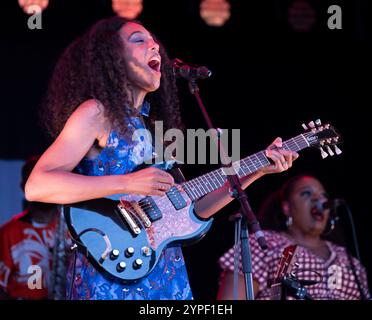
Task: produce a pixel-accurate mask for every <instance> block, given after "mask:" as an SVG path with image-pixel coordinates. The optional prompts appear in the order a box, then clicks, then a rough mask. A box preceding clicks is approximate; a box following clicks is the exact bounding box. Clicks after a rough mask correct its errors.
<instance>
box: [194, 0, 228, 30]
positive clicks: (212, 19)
mask: <svg viewBox="0 0 372 320" xmlns="http://www.w3.org/2000/svg"><path fill="white" fill-rule="evenodd" d="M230 15H231V13H230V3H229V2H228V1H227V0H203V1H202V2H201V4H200V16H201V17H202V19H203V20H204V21H205V23H206V24H208V25H209V26H213V27H220V26H223V25H224V24H225V22H226V21H227V20H228V19H229V18H230Z"/></svg>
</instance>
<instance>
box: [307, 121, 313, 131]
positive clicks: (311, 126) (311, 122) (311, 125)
mask: <svg viewBox="0 0 372 320" xmlns="http://www.w3.org/2000/svg"><path fill="white" fill-rule="evenodd" d="M307 125H308V126H309V127H310V128H311V129H314V128H315V123H314V121H310V122H309V123H308V124H307Z"/></svg>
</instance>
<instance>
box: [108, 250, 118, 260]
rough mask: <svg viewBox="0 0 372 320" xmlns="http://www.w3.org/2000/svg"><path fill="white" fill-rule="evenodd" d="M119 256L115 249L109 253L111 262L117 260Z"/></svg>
mask: <svg viewBox="0 0 372 320" xmlns="http://www.w3.org/2000/svg"><path fill="white" fill-rule="evenodd" d="M119 254H120V252H119V250H117V249H114V250H112V251H111V253H110V259H111V260H115V259H117V258H118V257H119Z"/></svg>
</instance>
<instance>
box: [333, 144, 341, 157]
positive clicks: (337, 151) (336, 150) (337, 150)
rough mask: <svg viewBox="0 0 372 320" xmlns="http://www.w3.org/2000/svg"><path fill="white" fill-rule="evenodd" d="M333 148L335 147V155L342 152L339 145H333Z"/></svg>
mask: <svg viewBox="0 0 372 320" xmlns="http://www.w3.org/2000/svg"><path fill="white" fill-rule="evenodd" d="M334 149H335V152H336V154H337V155H339V154H341V153H342V150H341V149H340V148H339V147H337V146H336V145H335V146H334Z"/></svg>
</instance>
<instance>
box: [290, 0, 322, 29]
mask: <svg viewBox="0 0 372 320" xmlns="http://www.w3.org/2000/svg"><path fill="white" fill-rule="evenodd" d="M288 23H289V24H290V26H291V27H292V28H293V29H294V30H295V31H298V32H306V31H310V30H311V29H312V28H313V27H314V25H315V23H316V13H315V11H314V9H313V8H312V6H311V5H310V3H309V2H308V1H306V0H295V1H294V2H293V3H292V5H291V6H290V7H289V8H288Z"/></svg>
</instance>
